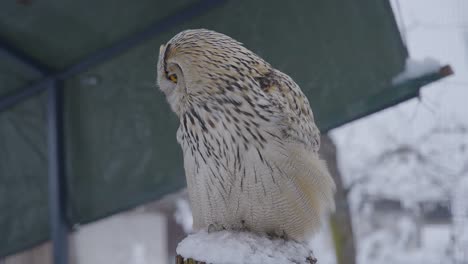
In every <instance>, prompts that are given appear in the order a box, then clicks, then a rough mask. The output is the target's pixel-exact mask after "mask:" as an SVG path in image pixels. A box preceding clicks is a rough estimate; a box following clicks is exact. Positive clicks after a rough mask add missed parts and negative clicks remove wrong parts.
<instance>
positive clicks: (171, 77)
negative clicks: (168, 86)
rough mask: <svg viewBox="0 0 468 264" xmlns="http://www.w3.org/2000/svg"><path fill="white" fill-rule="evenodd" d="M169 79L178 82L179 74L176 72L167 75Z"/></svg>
mask: <svg viewBox="0 0 468 264" xmlns="http://www.w3.org/2000/svg"><path fill="white" fill-rule="evenodd" d="M167 79H169V80H170V81H171V82H173V83H177V75H176V74H170V75H167Z"/></svg>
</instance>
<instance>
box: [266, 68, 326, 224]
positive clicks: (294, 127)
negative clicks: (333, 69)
mask: <svg viewBox="0 0 468 264" xmlns="http://www.w3.org/2000/svg"><path fill="white" fill-rule="evenodd" d="M258 84H259V87H260V88H261V89H262V91H263V92H264V93H266V94H267V95H268V96H269V101H270V104H271V105H270V107H271V108H273V109H274V110H273V111H272V112H273V114H272V116H273V115H275V116H280V118H277V119H275V120H276V122H277V124H274V125H271V126H270V128H272V129H274V130H275V133H274V134H276V136H277V137H279V138H280V140H277V141H275V142H276V143H275V144H273V145H272V146H269V148H270V149H269V151H266V157H265V160H267V162H269V163H271V164H273V167H274V168H275V172H274V173H275V174H279V175H283V176H282V177H280V179H281V181H282V182H281V184H280V186H281V185H282V186H289V187H288V188H284V190H283V191H281V192H279V193H278V194H277V195H278V196H277V198H275V199H278V200H280V201H282V202H281V203H284V204H286V205H287V207H288V208H295V210H294V212H291V211H290V210H289V209H288V210H286V209H285V210H283V211H284V212H285V214H286V213H287V214H290V216H289V217H291V215H294V216H295V217H297V219H295V220H294V222H295V225H297V226H303V227H306V230H308V231H309V232H310V231H315V230H317V229H318V227H319V226H320V220H321V219H320V217H321V216H323V213H325V212H327V211H329V210H334V208H335V204H334V200H333V194H334V191H335V184H334V182H333V179H332V177H331V175H330V173H329V171H328V168H327V166H326V164H325V162H324V161H323V160H322V159H320V157H319V155H318V150H319V147H320V132H319V130H318V128H317V126H316V125H315V122H314V117H313V114H312V110H311V108H310V105H309V102H308V100H307V98H306V97H305V95H304V94H303V93H302V91H301V89H300V88H299V86H298V85H297V84H296V83H295V82H294V81H293V80H292V79H291V78H290V77H289V76H288V75H286V74H284V73H282V72H280V71H278V70H272V71H270V72H269V73H268V74H266V75H264V76H263V77H260V78H258ZM272 120H273V118H272ZM284 217H285V218H287V217H288V216H286V215H285V216H284ZM298 223H301V224H298ZM291 228H293V229H294V225H293V227H291ZM302 232H303V231H302ZM309 232H305V233H309ZM293 233H294V232H293Z"/></svg>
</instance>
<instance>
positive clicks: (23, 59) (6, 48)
mask: <svg viewBox="0 0 468 264" xmlns="http://www.w3.org/2000/svg"><path fill="white" fill-rule="evenodd" d="M225 2H227V0H200V1H197V2H195V3H192V4H190V5H187V6H186V7H184V8H182V9H180V10H178V11H177V12H175V13H174V14H171V15H169V16H167V17H165V18H163V19H161V20H159V21H156V22H155V23H153V24H151V25H150V26H149V27H148V28H147V29H146V30H143V31H141V32H139V33H136V34H134V35H132V36H129V37H128V38H125V39H123V40H121V41H119V42H117V43H115V44H114V45H113V46H111V47H109V48H104V49H101V50H98V51H96V52H94V53H92V54H91V55H89V56H87V57H85V58H84V59H82V60H81V61H80V62H79V63H77V64H75V65H73V66H71V67H68V68H66V69H64V70H62V71H58V72H53V71H52V70H51V69H50V68H48V67H47V66H45V65H44V64H42V63H41V62H39V61H37V60H35V59H34V58H32V57H31V56H29V55H27V54H25V53H23V52H21V51H19V50H17V49H15V47H14V46H13V45H11V44H9V43H8V42H6V41H2V40H0V52H2V53H3V54H5V55H7V56H8V57H9V58H11V59H13V60H14V61H16V62H19V63H21V64H23V65H25V66H26V67H27V68H28V69H30V70H31V71H33V72H34V73H35V74H37V75H39V76H41V77H43V78H42V79H41V80H40V81H38V82H36V83H33V84H31V85H28V86H26V87H24V88H23V89H21V90H20V91H19V92H13V93H12V94H9V95H6V96H3V97H0V114H1V112H2V111H5V110H6V109H8V108H10V107H12V106H14V105H16V104H18V103H21V102H23V101H25V100H26V99H28V98H31V97H33V96H35V95H38V94H39V93H41V92H43V91H44V90H47V91H48V101H47V135H48V165H49V171H48V179H49V185H48V189H49V197H48V198H49V199H48V203H49V219H50V220H49V221H50V227H51V233H50V238H51V240H52V246H53V263H55V264H66V263H68V238H67V236H68V231H69V229H70V224H71V223H70V222H69V221H68V219H67V196H66V185H67V183H66V177H65V176H66V175H65V157H64V155H65V151H64V131H63V130H64V126H63V116H62V114H63V103H64V102H63V81H64V80H66V79H68V78H70V77H72V76H74V75H77V74H79V73H82V72H84V71H86V70H88V69H89V68H90V67H92V66H95V65H98V64H100V63H102V62H105V61H107V60H109V59H112V58H113V57H115V56H117V55H119V54H122V53H124V52H125V51H128V50H130V49H131V48H133V47H135V46H137V45H139V44H142V43H144V42H145V41H147V40H149V39H151V38H153V37H155V36H157V35H159V34H161V33H163V32H165V31H166V30H168V29H170V28H171V27H173V26H176V25H180V24H182V23H184V22H187V21H189V20H190V19H193V18H195V17H197V16H200V15H202V14H204V13H205V12H207V11H209V10H211V9H213V8H215V7H217V6H220V5H221V4H223V3H225Z"/></svg>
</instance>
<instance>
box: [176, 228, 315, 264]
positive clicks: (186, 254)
mask: <svg viewBox="0 0 468 264" xmlns="http://www.w3.org/2000/svg"><path fill="white" fill-rule="evenodd" d="M177 254H178V256H177V261H176V263H177V264H179V263H180V264H183V263H194V264H196V263H199V264H202V263H212V264H260V263H269V264H313V263H316V262H317V260H316V259H315V258H314V257H313V255H312V251H311V250H310V249H309V248H308V246H307V245H306V244H302V243H298V242H294V241H286V240H284V239H280V238H274V239H272V238H269V237H267V236H260V235H256V234H253V233H249V232H235V231H219V232H211V233H208V232H207V231H200V232H198V233H195V234H192V235H189V236H188V237H186V238H185V239H184V240H182V241H181V242H180V243H179V245H178V247H177Z"/></svg>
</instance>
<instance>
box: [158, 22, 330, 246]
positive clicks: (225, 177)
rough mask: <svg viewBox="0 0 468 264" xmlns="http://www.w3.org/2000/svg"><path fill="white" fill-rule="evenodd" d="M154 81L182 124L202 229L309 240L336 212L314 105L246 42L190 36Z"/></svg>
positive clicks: (165, 56) (164, 54) (206, 33)
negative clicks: (321, 224)
mask: <svg viewBox="0 0 468 264" xmlns="http://www.w3.org/2000/svg"><path fill="white" fill-rule="evenodd" d="M157 81H158V85H159V88H160V90H161V91H162V92H163V93H164V94H165V96H166V99H167V101H168V103H169V105H170V107H171V109H172V110H173V111H174V113H175V114H176V115H177V116H178V118H179V120H180V126H179V129H178V131H177V141H178V143H179V144H180V146H181V147H182V151H183V157H184V168H185V174H186V178H187V188H188V193H189V200H190V204H191V207H192V212H193V227H194V229H195V230H199V229H208V230H213V231H216V230H223V229H226V230H247V231H250V232H254V233H258V234H267V235H271V236H278V237H284V238H287V239H293V240H296V241H304V240H306V239H308V238H309V237H310V236H311V235H312V234H313V233H314V231H316V230H317V229H318V228H319V227H320V223H321V219H322V218H323V217H322V216H323V215H324V214H326V213H327V212H329V211H330V210H333V209H334V200H333V194H334V190H335V184H334V182H333V179H332V178H331V176H330V173H329V171H328V169H327V167H326V164H325V162H324V161H323V160H321V159H320V157H319V155H318V150H319V147H320V137H319V135H320V133H319V130H318V129H317V126H316V125H315V122H314V116H313V114H312V110H311V108H310V105H309V102H308V100H307V98H306V97H305V96H304V94H303V93H302V91H301V89H300V88H299V86H298V85H297V84H296V83H295V82H294V81H293V80H292V79H291V78H290V77H289V76H288V75H286V74H284V73H282V72H281V71H279V70H276V69H275V68H273V67H272V66H271V65H270V64H269V63H268V62H266V61H265V60H263V59H262V58H260V57H259V56H258V55H256V54H255V53H253V52H252V51H250V50H248V49H247V48H245V47H244V46H243V45H242V44H241V43H240V42H238V41H236V40H234V39H232V38H231V37H228V36H226V35H224V34H221V33H217V32H214V31H210V30H206V29H195V30H186V31H183V32H180V33H179V34H177V35H176V36H174V37H173V38H172V39H171V40H170V41H169V42H168V43H167V44H165V45H162V46H161V47H160V51H159V60H158V66H157Z"/></svg>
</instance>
